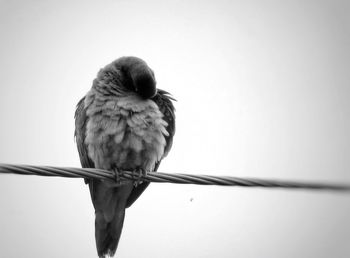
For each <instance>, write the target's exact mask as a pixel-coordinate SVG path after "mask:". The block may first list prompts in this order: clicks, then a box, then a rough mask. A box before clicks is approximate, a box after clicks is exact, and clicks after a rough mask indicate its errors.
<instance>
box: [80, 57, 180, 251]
mask: <svg viewBox="0 0 350 258" xmlns="http://www.w3.org/2000/svg"><path fill="white" fill-rule="evenodd" d="M172 100H174V99H173V98H172V97H171V96H169V93H168V92H166V91H164V90H160V89H158V90H157V88H156V81H155V78H154V73H153V71H152V70H151V69H150V68H149V67H148V65H147V64H146V63H145V62H144V61H143V60H141V59H140V58H137V57H121V58H119V59H117V60H115V61H114V62H112V63H111V64H109V65H107V66H106V67H104V68H103V69H101V70H100V71H99V73H98V75H97V78H96V79H95V80H94V81H93V85H92V88H91V89H90V91H89V92H88V93H87V94H86V96H85V97H84V98H83V99H81V100H80V101H79V103H78V105H77V109H76V112H75V138H76V143H77V146H78V151H79V156H80V162H81V165H82V167H84V168H100V169H106V170H112V171H114V172H115V173H116V175H117V173H118V172H119V171H122V170H128V171H135V172H137V173H142V174H145V173H147V172H148V171H156V170H157V169H158V166H159V164H160V162H161V160H162V159H163V158H164V157H165V156H166V155H167V154H168V152H169V150H170V148H171V145H172V141H173V136H174V133H175V115H174V106H173V104H172ZM116 178H117V179H118V177H116ZM85 182H86V183H88V184H89V188H90V194H91V199H92V203H93V205H94V208H95V215H96V218H95V238H96V247H97V253H98V256H99V257H106V256H113V255H114V254H115V251H116V249H117V246H118V242H119V238H120V234H121V231H122V228H123V222H124V215H125V209H126V208H128V207H130V206H131V205H132V204H133V202H134V201H136V199H137V198H138V197H139V196H140V194H141V193H142V192H143V191H144V190H145V189H146V187H147V186H148V185H149V183H147V182H138V183H134V182H133V181H130V180H126V179H121V180H116V182H115V183H114V182H111V181H107V180H97V179H89V180H85Z"/></svg>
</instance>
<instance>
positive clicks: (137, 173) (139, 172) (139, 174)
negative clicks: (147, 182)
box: [132, 168, 147, 187]
mask: <svg viewBox="0 0 350 258" xmlns="http://www.w3.org/2000/svg"><path fill="white" fill-rule="evenodd" d="M132 176H133V179H134V180H135V181H134V186H135V187H137V186H138V185H140V184H142V182H143V181H142V180H141V179H142V178H143V177H145V176H147V171H146V170H145V169H143V168H137V169H134V170H133V174H132Z"/></svg>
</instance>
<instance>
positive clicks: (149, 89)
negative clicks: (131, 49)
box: [113, 56, 157, 99]
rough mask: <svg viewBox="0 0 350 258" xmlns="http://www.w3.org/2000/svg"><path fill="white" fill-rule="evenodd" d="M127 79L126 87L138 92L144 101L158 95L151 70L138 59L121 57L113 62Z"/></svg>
mask: <svg viewBox="0 0 350 258" xmlns="http://www.w3.org/2000/svg"><path fill="white" fill-rule="evenodd" d="M113 63H114V65H115V67H116V68H117V69H119V70H120V71H121V72H122V74H123V76H124V77H125V80H123V81H124V83H123V84H124V85H123V86H124V87H126V88H127V89H128V90H129V91H133V92H136V93H137V94H138V95H139V96H140V97H142V98H143V99H149V98H152V97H154V96H155V95H156V94H157V88H156V80H155V77H154V73H153V71H152V69H151V68H149V67H148V65H147V64H146V62H145V61H143V60H142V59H140V58H138V57H133V56H128V57H121V58H119V59H117V60H116V61H114V62H113Z"/></svg>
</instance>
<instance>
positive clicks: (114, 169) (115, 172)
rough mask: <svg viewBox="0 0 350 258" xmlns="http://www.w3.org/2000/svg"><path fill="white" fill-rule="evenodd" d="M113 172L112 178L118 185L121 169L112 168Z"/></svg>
mask: <svg viewBox="0 0 350 258" xmlns="http://www.w3.org/2000/svg"><path fill="white" fill-rule="evenodd" d="M113 172H114V180H115V182H116V183H117V185H120V184H121V183H122V182H121V178H120V174H121V170H120V169H119V168H117V167H114V168H113Z"/></svg>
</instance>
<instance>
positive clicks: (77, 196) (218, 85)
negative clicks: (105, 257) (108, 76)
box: [0, 0, 350, 258]
mask: <svg viewBox="0 0 350 258" xmlns="http://www.w3.org/2000/svg"><path fill="white" fill-rule="evenodd" d="M349 12H350V4H349V2H348V1H337V0H336V1H334V0H329V1H316V0H315V1H277V0H276V1H258V0H251V1H229V0H227V1H221V0H215V1H189V0H186V1H161V0H158V1H156V0H154V1H141V0H139V1H132V0H128V1H126V0H123V1H117V0H114V1H112V0H109V1H57V0H51V1H44V0H36V1H34V0H31V1H24V0H22V1H21V0H17V1H10V0H8V1H6V0H0V32H1V34H0V35H1V36H0V37H1V41H0V56H1V58H0V79H1V82H2V83H1V91H0V119H1V128H0V132H1V133H0V142H1V147H0V157H1V158H0V162H1V163H14V164H31V165H52V166H76V167H78V166H80V162H79V157H78V153H77V150H76V146H75V143H74V139H73V131H74V119H73V115H74V111H75V105H76V103H77V102H78V100H79V99H80V98H81V97H83V96H84V94H86V92H87V91H88V90H89V89H90V87H91V85H92V80H93V79H94V78H95V76H96V74H97V72H98V70H99V69H100V68H101V67H103V66H105V65H106V64H108V63H110V62H111V61H113V60H114V59H116V58H118V57H120V56H124V55H134V56H138V57H140V58H142V59H144V60H145V61H146V62H147V63H148V64H149V66H150V67H151V68H152V69H153V70H154V71H155V75H156V79H157V82H158V87H159V88H162V89H164V90H166V91H169V92H171V93H172V94H173V95H174V97H175V98H176V99H177V100H178V101H177V102H176V103H175V105H176V109H177V112H176V115H177V121H176V122H177V131H176V135H175V138H174V145H173V148H172V150H171V152H170V154H169V155H168V157H167V158H166V159H165V160H164V161H163V163H162V165H161V166H160V169H159V170H160V171H162V172H169V173H176V172H181V173H190V174H210V175H228V176H250V177H260V178H275V179H281V180H282V179H294V180H314V181H323V182H345V183H346V182H347V183H350V174H349V171H350V137H349V132H350V102H349V99H350V85H349V81H350V71H349V67H350V15H349ZM0 177H1V180H0V205H1V212H0V257H7V258H12V257H35V258H38V257H49V258H60V257H67V258H71V257H86V258H94V257H97V255H96V249H95V240H94V211H93V207H92V204H91V202H90V195H89V192H88V187H87V186H86V185H84V183H83V180H82V179H66V178H45V177H35V176H22V175H0ZM349 218H350V195H349V194H339V193H331V192H316V191H313V192H311V191H296V190H294V191H293V190H277V189H274V190H269V189H258V188H255V189H253V188H249V189H248V188H238V187H219V186H196V185H185V186H183V185H175V184H157V183H154V184H152V185H151V186H150V187H149V188H148V189H147V191H146V192H145V193H144V194H143V195H142V196H141V197H140V199H139V200H138V201H137V202H136V203H135V204H134V205H133V206H132V207H131V208H130V209H128V210H127V213H126V219H125V223H124V229H123V233H122V237H121V240H120V243H119V248H118V250H117V257H120V258H123V257H128V258H129V257H131V258H133V257H152V258H162V257H170V258H172V257H174V258H175V257H191V258H193V257H194V258H197V257H199V258H202V257H204V258H210V257H223V258H226V257H227V258H228V257H235V258H255V257H257V258H294V257H298V258H313V257H317V258H323V257H324V258H328V257H336V258H346V257H350V223H349Z"/></svg>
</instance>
